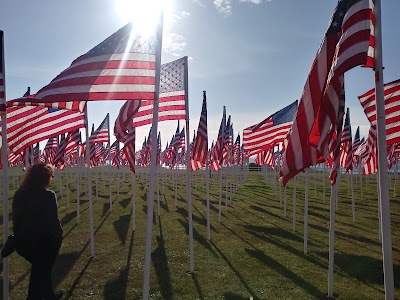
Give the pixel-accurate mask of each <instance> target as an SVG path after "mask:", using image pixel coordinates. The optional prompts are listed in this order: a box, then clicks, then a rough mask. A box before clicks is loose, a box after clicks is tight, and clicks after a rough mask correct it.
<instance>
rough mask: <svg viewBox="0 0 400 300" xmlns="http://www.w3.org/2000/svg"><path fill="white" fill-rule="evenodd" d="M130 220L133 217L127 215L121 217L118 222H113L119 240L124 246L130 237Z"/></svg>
mask: <svg viewBox="0 0 400 300" xmlns="http://www.w3.org/2000/svg"><path fill="white" fill-rule="evenodd" d="M130 219H131V215H130V214H125V215H122V216H120V217H119V219H118V220H116V221H114V222H113V225H114V229H115V231H116V232H117V234H118V238H119V240H120V241H121V244H122V245H125V243H126V237H127V235H128V229H129V222H130Z"/></svg>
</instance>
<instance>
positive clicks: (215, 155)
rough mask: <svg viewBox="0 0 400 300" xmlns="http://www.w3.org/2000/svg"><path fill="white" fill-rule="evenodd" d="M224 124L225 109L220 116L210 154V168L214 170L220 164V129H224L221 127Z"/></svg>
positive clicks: (221, 144) (221, 145) (221, 148)
mask: <svg viewBox="0 0 400 300" xmlns="http://www.w3.org/2000/svg"><path fill="white" fill-rule="evenodd" d="M224 125H225V111H224V115H223V116H222V120H221V124H220V125H219V131H218V137H217V141H216V142H215V145H214V147H212V150H211V154H210V162H211V170H214V171H217V170H219V169H221V166H222V151H223V148H224V141H223V138H222V131H223V130H224V131H225V129H224V128H223V127H224Z"/></svg>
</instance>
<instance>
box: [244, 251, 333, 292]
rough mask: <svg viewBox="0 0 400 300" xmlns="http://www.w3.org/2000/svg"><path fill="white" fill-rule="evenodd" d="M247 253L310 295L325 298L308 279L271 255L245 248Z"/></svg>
mask: <svg viewBox="0 0 400 300" xmlns="http://www.w3.org/2000/svg"><path fill="white" fill-rule="evenodd" d="M245 251H246V252H247V254H249V255H250V256H251V257H254V258H256V259H257V260H258V261H260V262H262V263H263V264H265V265H266V266H267V267H269V268H271V269H273V270H275V271H276V272H278V273H279V274H281V275H283V276H285V277H286V278H288V279H290V280H291V281H292V282H293V283H294V284H296V285H297V286H299V287H300V288H302V289H303V290H305V291H306V292H307V293H309V294H310V295H312V296H314V297H315V298H318V299H322V298H325V293H323V292H321V291H320V290H319V289H318V288H317V287H315V286H313V285H312V284H311V283H309V282H308V281H306V280H304V279H303V278H301V277H300V276H299V275H297V274H296V273H294V272H293V271H291V270H289V269H288V268H286V267H285V266H284V265H282V264H280V263H279V262H277V261H276V260H274V259H273V258H272V257H270V256H267V255H266V254H265V253H264V252H262V251H259V250H254V249H245Z"/></svg>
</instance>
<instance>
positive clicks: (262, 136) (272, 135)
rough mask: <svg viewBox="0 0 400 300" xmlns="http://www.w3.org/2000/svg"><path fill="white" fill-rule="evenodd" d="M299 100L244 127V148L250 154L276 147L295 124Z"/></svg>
mask: <svg viewBox="0 0 400 300" xmlns="http://www.w3.org/2000/svg"><path fill="white" fill-rule="evenodd" d="M296 111H297V100H296V101H294V102H293V103H292V104H290V105H288V106H286V107H285V108H283V109H281V110H279V111H278V112H276V113H274V114H273V115H271V116H269V117H268V118H266V119H265V120H264V121H262V122H260V123H258V124H256V125H253V126H250V127H247V128H245V129H243V148H244V150H245V151H246V152H247V153H248V155H249V156H253V155H254V154H257V153H258V152H262V151H264V150H266V149H268V148H271V147H274V146H275V145H276V144H278V143H281V142H283V141H284V139H285V138H286V136H287V134H288V132H289V130H290V128H291V127H292V125H293V119H294V116H295V114H296Z"/></svg>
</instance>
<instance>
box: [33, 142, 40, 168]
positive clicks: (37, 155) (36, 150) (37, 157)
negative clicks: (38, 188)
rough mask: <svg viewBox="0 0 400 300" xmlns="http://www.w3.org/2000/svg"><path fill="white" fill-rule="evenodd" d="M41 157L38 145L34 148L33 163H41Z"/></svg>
mask: <svg viewBox="0 0 400 300" xmlns="http://www.w3.org/2000/svg"><path fill="white" fill-rule="evenodd" d="M39 156H40V149H39V143H37V144H36V146H33V147H32V157H33V163H37V162H39Z"/></svg>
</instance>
